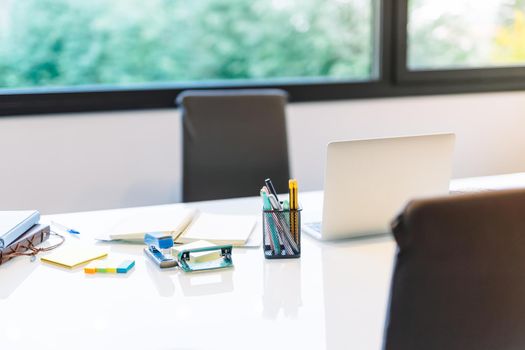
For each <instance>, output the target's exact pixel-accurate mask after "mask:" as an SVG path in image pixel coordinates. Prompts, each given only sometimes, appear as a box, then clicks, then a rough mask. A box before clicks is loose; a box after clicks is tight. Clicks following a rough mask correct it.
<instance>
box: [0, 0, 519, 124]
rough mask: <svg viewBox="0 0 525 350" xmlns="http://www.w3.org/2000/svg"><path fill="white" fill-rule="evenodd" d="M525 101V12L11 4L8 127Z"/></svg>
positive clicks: (4, 26)
mask: <svg viewBox="0 0 525 350" xmlns="http://www.w3.org/2000/svg"><path fill="white" fill-rule="evenodd" d="M242 87H251V88H260V87H275V88H281V89H285V90H287V91H288V92H289V96H290V100H291V101H292V102H294V101H314V100H317V101H319V100H335V99H349V98H368V97H383V96H407V95H427V94H444V93H460V92H477V91H503V90H523V89H525V0H483V1H481V0H439V1H438V0H198V1H182V0H148V1H142V0H140V1H139V0H90V1H79V0H0V116H1V115H15V114H31V113H57V112H75V111H91V110H116V109H138V108H167V107H173V105H174V100H175V97H176V96H177V94H178V93H180V92H181V91H183V90H185V89H189V88H192V89H202V88H223V89H224V88H226V89H227V88H242Z"/></svg>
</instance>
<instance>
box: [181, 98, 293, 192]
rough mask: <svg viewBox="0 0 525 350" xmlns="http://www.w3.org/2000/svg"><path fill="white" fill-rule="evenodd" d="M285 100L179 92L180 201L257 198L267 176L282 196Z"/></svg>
mask: <svg viewBox="0 0 525 350" xmlns="http://www.w3.org/2000/svg"><path fill="white" fill-rule="evenodd" d="M286 101H287V94H286V92H284V91H281V90H273V89H266V90H225V91H217V90H213V91H185V92H183V93H181V94H180V95H179V96H178V98H177V102H178V104H179V106H180V107H181V108H182V117H183V135H184V141H183V158H184V159H183V195H182V197H183V201H184V202H191V201H199V200H209V199H222V198H232V197H245V196H256V195H258V194H259V190H260V188H261V186H262V185H263V184H264V179H265V178H267V177H270V178H271V179H272V182H273V183H274V184H275V186H276V187H277V190H280V191H283V192H284V191H286V189H287V188H288V178H289V177H290V175H289V165H288V144H287V136H286V119H285V106H286Z"/></svg>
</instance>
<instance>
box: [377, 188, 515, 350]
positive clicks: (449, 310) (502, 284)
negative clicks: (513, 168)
mask: <svg viewBox="0 0 525 350" xmlns="http://www.w3.org/2000/svg"><path fill="white" fill-rule="evenodd" d="M393 227H394V235H395V238H396V241H397V243H398V246H399V250H398V253H397V261H396V265H395V271H394V276H393V280H392V288H391V297H390V298H391V300H390V310H389V316H388V321H387V322H388V324H387V328H386V333H385V343H384V347H385V349H387V350H401V349H402V350H413V349H418V350H419V349H425V350H433V349H436V350H438V349H439V350H443V349H446V350H455V349H457V350H495V349H497V350H510V349H525V190H514V191H498V192H489V193H483V194H476V195H458V196H450V197H446V198H439V199H431V200H420V201H415V202H413V203H412V204H410V205H409V206H408V207H407V208H406V209H405V212H404V214H403V215H401V216H400V217H399V218H398V220H397V221H395V224H394V226H393Z"/></svg>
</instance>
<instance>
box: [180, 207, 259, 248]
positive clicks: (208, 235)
mask: <svg viewBox="0 0 525 350" xmlns="http://www.w3.org/2000/svg"><path fill="white" fill-rule="evenodd" d="M255 223H256V219H255V217H254V216H246V215H221V214H208V213H201V214H200V215H199V216H198V217H197V218H195V219H194V221H193V222H192V223H191V225H190V226H189V227H188V228H187V229H186V231H184V232H183V233H182V234H181V235H180V236H179V237H178V238H177V239H176V240H175V241H176V242H177V243H191V242H194V241H198V240H205V241H208V242H212V243H215V244H219V245H223V244H231V245H234V246H243V245H245V243H246V241H247V240H248V238H249V237H250V234H251V233H252V231H253V228H254V226H255Z"/></svg>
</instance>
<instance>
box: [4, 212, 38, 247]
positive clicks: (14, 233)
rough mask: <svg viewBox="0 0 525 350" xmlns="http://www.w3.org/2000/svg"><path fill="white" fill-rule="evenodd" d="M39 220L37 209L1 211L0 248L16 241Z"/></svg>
mask: <svg viewBox="0 0 525 350" xmlns="http://www.w3.org/2000/svg"><path fill="white" fill-rule="evenodd" d="M39 220H40V213H39V212H38V211H36V210H12V211H0V249H4V248H6V247H7V246H9V245H10V244H11V243H13V242H15V241H16V240H17V239H18V238H19V237H20V236H22V235H23V234H24V232H26V231H27V230H29V229H30V228H31V227H33V225H35V224H37V223H38V221H39Z"/></svg>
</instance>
